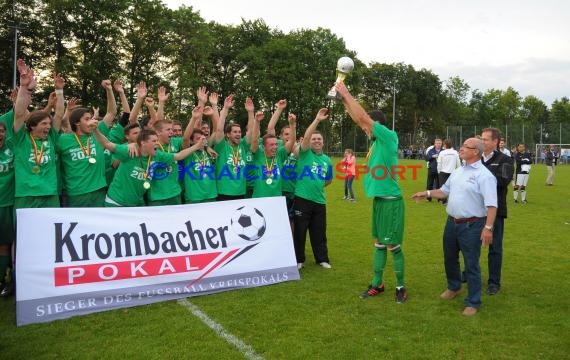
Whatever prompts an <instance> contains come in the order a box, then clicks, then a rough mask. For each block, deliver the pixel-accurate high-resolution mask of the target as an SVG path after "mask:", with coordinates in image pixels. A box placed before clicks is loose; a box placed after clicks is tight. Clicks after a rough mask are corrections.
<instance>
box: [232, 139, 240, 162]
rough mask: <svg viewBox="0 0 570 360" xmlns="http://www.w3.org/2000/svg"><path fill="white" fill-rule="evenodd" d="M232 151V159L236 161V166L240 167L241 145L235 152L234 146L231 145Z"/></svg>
mask: <svg viewBox="0 0 570 360" xmlns="http://www.w3.org/2000/svg"><path fill="white" fill-rule="evenodd" d="M230 151H231V152H232V158H233V159H234V166H238V163H239V153H240V148H239V145H238V146H237V151H236V152H234V148H233V147H232V145H231V144H230Z"/></svg>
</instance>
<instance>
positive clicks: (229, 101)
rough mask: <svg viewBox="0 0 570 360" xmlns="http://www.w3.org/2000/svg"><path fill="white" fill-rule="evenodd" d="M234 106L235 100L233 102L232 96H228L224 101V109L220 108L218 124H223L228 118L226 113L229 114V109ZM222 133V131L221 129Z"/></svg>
mask: <svg viewBox="0 0 570 360" xmlns="http://www.w3.org/2000/svg"><path fill="white" fill-rule="evenodd" d="M234 104H235V100H234V94H230V95H228V97H226V98H225V99H224V107H223V108H222V111H221V112H220V122H221V123H225V121H226V118H227V117H228V113H229V112H230V109H231V108H233V107H234ZM222 132H223V129H222Z"/></svg>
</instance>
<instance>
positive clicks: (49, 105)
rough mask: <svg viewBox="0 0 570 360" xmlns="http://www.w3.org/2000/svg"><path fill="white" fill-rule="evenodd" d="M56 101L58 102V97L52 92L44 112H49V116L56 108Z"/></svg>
mask: <svg viewBox="0 0 570 360" xmlns="http://www.w3.org/2000/svg"><path fill="white" fill-rule="evenodd" d="M56 101H57V95H56V94H55V91H52V92H51V94H49V98H48V102H47V104H46V107H45V108H44V111H45V112H47V113H48V114H51V111H52V110H53V109H54V108H55V103H56Z"/></svg>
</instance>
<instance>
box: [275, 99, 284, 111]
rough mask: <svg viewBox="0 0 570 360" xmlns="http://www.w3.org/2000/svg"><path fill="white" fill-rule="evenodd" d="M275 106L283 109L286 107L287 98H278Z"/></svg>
mask: <svg viewBox="0 0 570 360" xmlns="http://www.w3.org/2000/svg"><path fill="white" fill-rule="evenodd" d="M275 106H276V107H277V108H278V109H280V110H284V109H285V108H286V107H287V100H285V99H283V100H279V101H278V102H277V104H275Z"/></svg>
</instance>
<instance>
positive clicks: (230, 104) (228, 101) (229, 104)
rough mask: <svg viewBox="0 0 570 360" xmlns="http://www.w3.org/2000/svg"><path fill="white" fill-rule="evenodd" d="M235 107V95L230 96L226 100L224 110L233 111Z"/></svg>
mask: <svg viewBox="0 0 570 360" xmlns="http://www.w3.org/2000/svg"><path fill="white" fill-rule="evenodd" d="M234 105H235V100H234V94H230V95H228V96H227V97H226V98H225V99H224V108H226V109H231V108H233V107H234Z"/></svg>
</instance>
